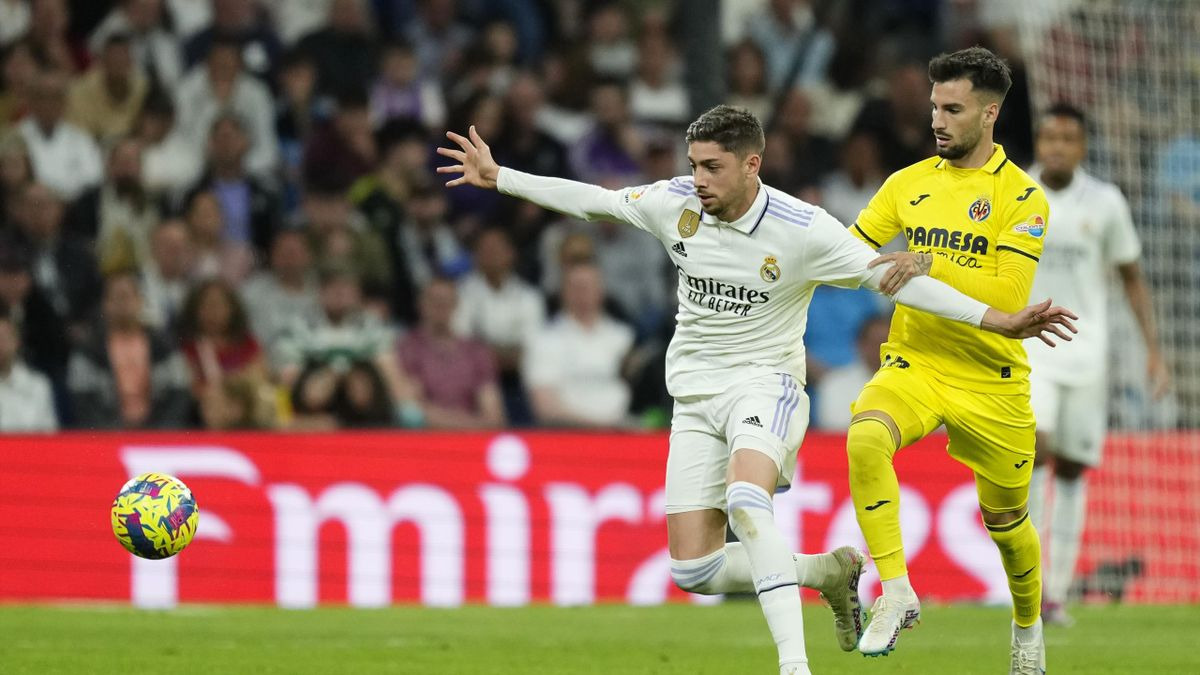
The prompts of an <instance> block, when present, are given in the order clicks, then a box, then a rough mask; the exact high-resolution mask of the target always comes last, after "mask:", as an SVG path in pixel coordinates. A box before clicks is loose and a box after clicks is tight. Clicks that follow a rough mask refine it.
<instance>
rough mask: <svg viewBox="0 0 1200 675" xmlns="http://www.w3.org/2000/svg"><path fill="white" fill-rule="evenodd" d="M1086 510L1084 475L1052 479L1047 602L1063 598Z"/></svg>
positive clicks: (1065, 595) (1068, 583)
mask: <svg viewBox="0 0 1200 675" xmlns="http://www.w3.org/2000/svg"><path fill="white" fill-rule="evenodd" d="M1086 511H1087V478H1086V477H1084V476H1080V477H1079V478H1077V479H1075V480H1063V479H1062V478H1058V477H1055V479H1054V504H1053V506H1052V507H1051V514H1050V517H1051V520H1050V565H1049V567H1048V569H1047V572H1048V574H1047V578H1046V592H1045V598H1046V601H1047V602H1052V603H1058V604H1062V603H1064V602H1066V600H1067V593H1068V592H1069V591H1070V589H1071V580H1072V579H1073V578H1074V576H1075V563H1076V562H1078V561H1079V540H1080V538H1081V537H1082V536H1083V522H1084V518H1085V517H1086V516H1085V513H1086Z"/></svg>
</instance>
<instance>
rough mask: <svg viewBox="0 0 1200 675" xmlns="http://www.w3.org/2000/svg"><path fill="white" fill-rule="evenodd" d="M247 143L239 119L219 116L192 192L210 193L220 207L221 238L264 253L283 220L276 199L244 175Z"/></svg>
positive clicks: (258, 180) (255, 179) (252, 176)
mask: <svg viewBox="0 0 1200 675" xmlns="http://www.w3.org/2000/svg"><path fill="white" fill-rule="evenodd" d="M248 142H249V139H248V138H247V137H246V134H245V129H244V127H243V126H242V124H241V121H240V120H239V118H237V117H235V116H232V115H222V116H220V117H218V118H217V119H216V121H215V122H213V125H212V131H211V133H210V134H209V138H208V167H207V169H206V171H205V173H204V175H203V176H202V177H201V178H200V181H199V182H198V183H197V184H196V186H195V188H193V190H192V195H195V194H196V193H198V192H211V193H212V194H213V195H215V196H216V198H217V202H218V203H219V204H220V206H221V220H222V222H223V223H224V230H223V231H222V232H221V238H222V239H224V240H226V241H229V242H233V243H237V244H250V245H253V247H254V248H255V250H257V251H260V252H265V251H266V250H267V247H268V246H269V245H270V243H271V237H272V236H274V234H275V231H276V230H277V229H279V227H280V224H281V222H282V220H283V215H282V208H281V204H280V201H279V195H278V194H277V193H276V192H275V191H274V190H273V189H271V187H270V186H269V184H268V183H267V181H266V180H265V179H264V178H262V177H260V176H257V175H255V174H253V173H251V172H249V171H248V162H247V161H245V158H246V157H247V149H248Z"/></svg>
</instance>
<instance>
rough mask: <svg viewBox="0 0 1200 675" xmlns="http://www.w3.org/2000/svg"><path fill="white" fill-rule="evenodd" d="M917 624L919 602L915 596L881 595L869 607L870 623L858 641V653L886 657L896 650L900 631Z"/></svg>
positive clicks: (919, 616)
mask: <svg viewBox="0 0 1200 675" xmlns="http://www.w3.org/2000/svg"><path fill="white" fill-rule="evenodd" d="M918 623H921V601H920V600H918V599H917V596H916V595H913V596H912V597H911V598H896V597H894V596H893V597H889V596H887V595H881V596H879V597H878V598H876V599H875V604H874V605H872V606H871V621H870V623H868V624H867V629H866V630H865V631H863V635H862V639H861V640H859V641H858V651H860V652H862V653H863V656H887V655H888V653H890V652H891V651H892V650H893V649H895V648H896V640H898V639H899V638H900V631H901V630H902V629H905V628H912V627H913V626H915V625H917V624H918Z"/></svg>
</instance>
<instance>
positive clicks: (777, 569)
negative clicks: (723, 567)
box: [725, 481, 808, 672]
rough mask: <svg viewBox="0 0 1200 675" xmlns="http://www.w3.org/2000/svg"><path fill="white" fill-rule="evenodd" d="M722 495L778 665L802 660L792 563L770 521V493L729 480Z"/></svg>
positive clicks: (801, 628)
mask: <svg viewBox="0 0 1200 675" xmlns="http://www.w3.org/2000/svg"><path fill="white" fill-rule="evenodd" d="M725 499H726V501H727V502H728V504H729V506H728V509H729V524H730V527H731V528H732V529H733V533H734V534H735V535H737V538H738V541H740V542H741V543H742V546H743V548H744V549H745V551H746V556H747V557H748V558H749V560H750V570H751V572H752V573H753V579H754V589H755V591H756V592H757V593H758V604H759V606H761V607H762V611H763V615H764V616H765V617H766V619H767V626H768V627H769V628H770V629H771V636H772V637H774V638H775V646H776V648H777V649H778V650H779V665H780V666H781V668H782V667H784V666H790V665H793V664H802V663H807V662H808V655H807V653H806V651H805V647H804V615H803V614H802V613H801V609H800V588H799V586H798V584H797V575H796V562H795V561H794V560H793V559H792V552H791V551H790V550H789V549H788V546H787V544H786V543H785V542H784V540H783V535H782V534H781V533H780V532H779V528H778V526H776V524H775V511H774V507H773V505H772V504H771V495H769V494H768V493H767V492H766V490H763V489H762V488H760V487H759V486H757V485H754V484H753V483H747V482H745V481H734V482H733V483H730V484H729V486H728V487H727V488H726V490H725ZM800 672H803V671H800Z"/></svg>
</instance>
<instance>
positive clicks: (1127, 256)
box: [1104, 187, 1142, 265]
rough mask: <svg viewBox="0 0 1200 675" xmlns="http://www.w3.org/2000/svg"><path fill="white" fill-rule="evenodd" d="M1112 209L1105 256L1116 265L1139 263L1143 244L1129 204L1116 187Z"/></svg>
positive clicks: (1109, 212) (1105, 234)
mask: <svg viewBox="0 0 1200 675" xmlns="http://www.w3.org/2000/svg"><path fill="white" fill-rule="evenodd" d="M1112 202H1113V204H1112V208H1111V209H1110V210H1109V211H1108V216H1109V217H1108V227H1107V228H1106V231H1105V233H1104V256H1105V258H1107V259H1108V262H1110V263H1112V264H1114V265H1125V264H1128V263H1131V262H1137V259H1138V258H1139V257H1141V255H1142V242H1141V241H1139V240H1138V236H1137V230H1135V229H1134V227H1133V213H1132V212H1131V211H1130V210H1129V202H1127V201H1125V196H1124V195H1122V194H1121V192H1120V190H1118V189H1116V188H1115V187H1114V188H1113V189H1112Z"/></svg>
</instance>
